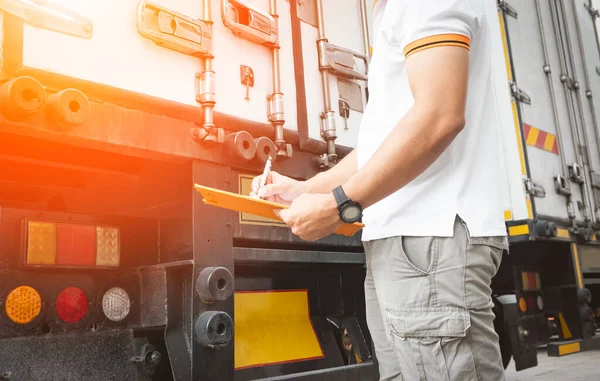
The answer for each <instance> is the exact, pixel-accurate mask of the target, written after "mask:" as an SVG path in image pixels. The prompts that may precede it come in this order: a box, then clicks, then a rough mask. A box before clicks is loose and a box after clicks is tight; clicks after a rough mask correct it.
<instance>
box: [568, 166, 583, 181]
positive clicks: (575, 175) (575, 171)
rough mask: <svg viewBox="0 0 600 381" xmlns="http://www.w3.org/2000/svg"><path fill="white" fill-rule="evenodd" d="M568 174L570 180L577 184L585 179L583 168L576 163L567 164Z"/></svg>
mask: <svg viewBox="0 0 600 381" xmlns="http://www.w3.org/2000/svg"><path fill="white" fill-rule="evenodd" d="M569 176H570V177H571V180H572V181H573V182H575V183H577V184H583V183H584V181H585V180H584V176H583V169H582V168H581V166H580V165H579V164H577V163H573V164H571V165H569Z"/></svg>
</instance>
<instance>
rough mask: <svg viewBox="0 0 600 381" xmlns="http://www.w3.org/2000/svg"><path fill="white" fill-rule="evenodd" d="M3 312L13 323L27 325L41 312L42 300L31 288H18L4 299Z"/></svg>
mask: <svg viewBox="0 0 600 381" xmlns="http://www.w3.org/2000/svg"><path fill="white" fill-rule="evenodd" d="M5 310H6V316H8V318H9V319H10V320H11V321H12V322H13V323H17V324H27V323H30V322H32V321H33V319H35V318H36V317H37V316H38V315H39V314H40V312H41V311H42V298H41V296H40V294H39V293H38V292H37V291H36V290H35V289H34V288H33V287H30V286H19V287H17V288H15V289H14V290H12V291H11V292H10V293H9V294H8V296H7V297H6V302H5Z"/></svg>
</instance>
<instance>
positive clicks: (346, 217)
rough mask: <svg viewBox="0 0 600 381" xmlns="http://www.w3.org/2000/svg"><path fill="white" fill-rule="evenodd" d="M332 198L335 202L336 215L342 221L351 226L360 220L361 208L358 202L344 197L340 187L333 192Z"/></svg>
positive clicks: (344, 194)
mask: <svg viewBox="0 0 600 381" xmlns="http://www.w3.org/2000/svg"><path fill="white" fill-rule="evenodd" d="M333 197H334V198H335V201H336V202H337V209H338V214H339V215H340V219H341V220H342V221H344V222H346V223H348V224H353V223H355V222H357V221H360V220H361V218H362V207H361V206H360V204H359V203H358V202H356V201H352V200H351V199H349V198H348V196H346V193H345V192H344V190H343V189H342V186H341V185H340V186H338V187H337V188H335V189H334V190H333Z"/></svg>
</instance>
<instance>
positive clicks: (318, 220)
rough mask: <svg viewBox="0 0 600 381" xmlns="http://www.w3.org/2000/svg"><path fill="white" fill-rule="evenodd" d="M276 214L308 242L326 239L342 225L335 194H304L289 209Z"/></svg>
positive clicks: (293, 231)
mask: <svg viewBox="0 0 600 381" xmlns="http://www.w3.org/2000/svg"><path fill="white" fill-rule="evenodd" d="M275 212H276V213H277V215H278V216H279V217H280V218H281V219H282V220H283V221H284V222H285V223H286V224H287V225H288V226H289V227H290V228H292V233H294V234H295V235H297V236H299V237H300V238H302V239H304V240H306V241H316V240H318V239H321V238H323V237H326V236H328V235H330V234H332V233H334V232H335V231H336V229H337V228H338V227H339V226H340V225H342V221H341V220H340V217H339V215H338V210H337V203H336V202H335V198H334V197H333V194H321V193H316V194H309V193H304V194H302V195H300V196H299V197H298V198H296V199H295V200H294V201H293V202H292V205H291V207H290V208H289V209H282V210H277V211H275Z"/></svg>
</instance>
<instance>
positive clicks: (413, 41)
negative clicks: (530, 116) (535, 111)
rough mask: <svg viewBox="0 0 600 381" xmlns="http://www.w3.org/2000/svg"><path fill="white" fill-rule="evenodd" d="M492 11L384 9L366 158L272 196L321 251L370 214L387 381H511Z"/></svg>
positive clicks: (378, 349) (469, 4) (464, 2)
mask: <svg viewBox="0 0 600 381" xmlns="http://www.w3.org/2000/svg"><path fill="white" fill-rule="evenodd" d="M485 1H487V0H429V1H414V0H387V1H386V0H379V1H378V2H376V4H375V7H374V30H373V42H374V44H373V56H372V58H371V62H370V73H369V95H370V99H369V104H368V105H367V107H366V110H365V113H364V116H363V121H362V125H361V129H360V133H359V138H358V143H357V149H356V150H354V151H353V152H352V153H350V154H349V155H348V156H347V157H345V158H344V160H342V161H341V162H340V163H339V164H338V165H337V166H335V167H334V168H332V169H331V170H329V171H327V172H326V173H321V174H319V175H317V176H315V177H313V178H311V179H309V180H307V181H304V182H298V181H295V180H292V179H290V178H287V177H285V176H282V175H280V174H278V173H272V174H271V175H270V176H269V178H268V179H267V183H268V185H266V186H265V187H264V188H263V190H261V192H260V194H259V196H261V197H262V198H267V199H270V200H274V201H278V202H283V203H287V204H290V205H291V207H290V209H287V210H282V211H280V212H279V215H280V217H281V218H282V219H283V220H284V221H285V222H286V223H287V224H288V225H289V226H290V227H291V229H292V232H293V233H294V234H296V235H298V236H300V237H302V238H303V239H306V240H311V241H312V240H317V239H319V238H322V237H324V236H327V235H329V234H331V233H332V232H334V231H335V229H336V228H337V227H338V226H339V225H340V224H341V223H342V222H353V221H356V220H357V219H359V218H360V215H361V210H362V209H364V215H363V222H364V223H365V228H364V230H363V235H362V239H363V241H364V247H365V253H366V262H367V277H366V280H365V294H366V306H367V322H368V327H369V330H370V332H371V335H372V337H373V342H374V346H375V353H376V357H377V359H378V362H379V372H380V377H381V380H402V379H403V380H406V381H413V380H428V381H432V380H456V381H470V380H484V381H496V380H502V379H503V377H504V376H503V366H502V361H501V356H500V350H499V346H498V336H497V335H496V333H495V332H494V328H493V320H494V314H493V312H492V310H491V307H492V301H491V289H490V283H491V279H492V277H493V276H494V275H495V273H496V272H497V270H498V267H499V265H500V261H501V257H502V254H503V251H504V250H506V249H508V246H507V240H506V228H505V224H504V218H503V212H502V208H501V196H500V194H499V192H500V190H501V189H502V186H503V184H501V183H500V182H499V180H498V178H499V176H498V175H499V173H500V171H501V170H502V168H500V167H499V165H500V164H499V163H500V162H501V161H502V159H501V157H500V152H499V150H498V148H497V143H496V134H497V129H498V128H499V126H498V120H497V118H496V114H495V98H494V91H495V89H494V88H493V85H492V77H491V75H492V74H491V70H490V67H491V61H490V60H491V58H490V57H491V54H490V43H489V41H490V39H491V35H490V28H491V25H492V24H491V23H492V22H493V20H488V19H487V18H486V15H485V14H484V11H483V7H484V2H485ZM502 91H504V90H502ZM258 184H259V178H256V179H255V181H254V182H253V191H254V192H257V191H258V188H259V187H258ZM332 190H334V191H333V192H332Z"/></svg>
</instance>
